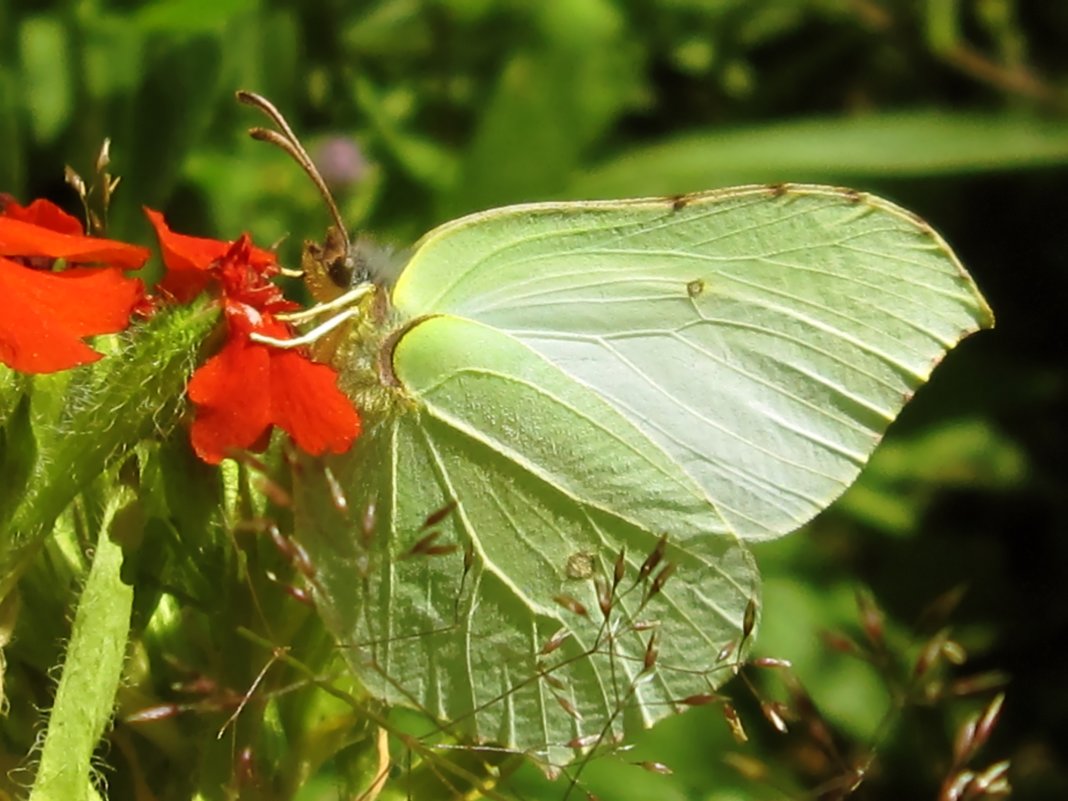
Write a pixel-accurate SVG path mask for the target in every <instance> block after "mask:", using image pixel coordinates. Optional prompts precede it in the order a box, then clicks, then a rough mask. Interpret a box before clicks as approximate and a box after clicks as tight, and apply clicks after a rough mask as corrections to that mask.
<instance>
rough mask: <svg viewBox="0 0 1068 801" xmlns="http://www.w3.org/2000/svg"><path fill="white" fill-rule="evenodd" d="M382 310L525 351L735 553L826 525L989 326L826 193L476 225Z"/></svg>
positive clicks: (606, 206)
mask: <svg viewBox="0 0 1068 801" xmlns="http://www.w3.org/2000/svg"><path fill="white" fill-rule="evenodd" d="M393 301H394V304H395V305H396V307H397V309H398V310H399V311H400V312H401V314H402V315H405V316H408V317H410V318H419V317H421V316H423V315H432V314H442V313H445V314H450V315H455V316H458V317H464V318H468V319H470V320H474V321H477V322H480V323H483V324H484V325H486V326H489V327H491V328H493V329H495V330H497V331H500V332H504V333H507V334H508V335H510V336H512V337H514V338H515V339H516V340H518V341H519V342H521V343H522V344H524V345H526V346H527V347H528V348H530V349H531V350H532V351H534V352H536V353H537V354H538V355H539V356H540V357H542V358H543V359H545V360H547V361H548V362H550V363H551V364H553V365H555V366H556V367H557V368H559V370H560V371H562V372H563V373H564V374H566V375H567V376H569V377H570V378H571V379H572V380H573V381H575V382H576V383H577V384H580V385H582V386H583V387H585V388H588V389H589V390H592V391H593V392H595V393H596V394H598V395H599V396H600V397H601V398H602V399H604V400H605V401H607V402H608V403H609V404H610V405H611V406H612V407H613V408H614V409H615V410H616V411H617V412H618V413H619V414H620V415H622V416H623V417H624V418H626V419H627V420H628V421H629V422H630V423H631V424H632V425H633V426H634V427H635V428H636V429H637V430H638V431H640V432H641V434H642V436H644V437H645V438H646V440H647V441H648V443H649V445H648V447H649V449H656V450H658V451H661V452H663V453H665V454H666V455H667V456H668V458H669V459H670V460H671V461H672V462H673V463H674V464H675V465H677V466H678V468H679V469H680V470H681V471H683V472H685V474H687V475H688V476H689V477H690V478H691V479H692V480H693V481H694V482H695V483H696V484H697V485H699V486H700V487H702V488H703V490H704V491H705V492H706V494H707V496H708V498H709V502H710V505H711V506H712V507H713V508H714V509H715V510H716V513H717V514H718V515H719V516H720V517H721V518H722V519H724V520H725V521H726V523H727V527H728V529H729V530H732V531H734V532H736V533H737V534H739V535H740V536H743V537H746V538H765V537H770V536H777V535H781V534H784V533H787V532H789V531H792V530H794V529H796V528H797V527H798V526H800V525H801V524H802V523H804V522H805V521H807V520H808V519H810V518H811V517H812V516H814V515H815V514H816V513H818V512H819V511H820V510H822V509H823V508H825V507H826V506H827V505H828V504H829V503H830V502H831V501H832V500H833V499H834V498H835V497H836V496H837V495H838V494H840V493H841V492H842V491H843V490H844V489H845V487H847V486H848V485H849V484H850V483H851V482H852V481H853V479H854V478H855V477H856V475H857V474H858V472H859V470H860V468H861V466H862V465H863V464H864V463H865V461H866V460H867V458H868V457H869V455H870V454H871V452H872V451H873V450H874V448H875V446H876V444H877V443H878V441H879V439H880V437H881V436H882V433H883V432H884V431H885V429H886V427H887V426H888V425H889V423H890V422H891V421H892V420H893V419H894V417H895V416H896V414H897V413H898V411H899V410H900V408H901V406H902V405H903V404H904V402H905V401H906V400H907V399H908V398H909V397H910V396H911V394H912V393H913V392H914V391H915V389H916V388H917V387H918V386H919V385H920V384H922V383H923V382H924V381H925V380H926V379H927V377H928V376H929V374H930V371H931V369H933V367H934V365H935V364H936V363H937V362H938V361H939V360H940V359H941V357H942V356H943V355H944V353H945V352H946V351H947V350H948V349H949V348H951V347H953V345H955V344H956V343H957V342H958V341H959V340H960V339H961V338H962V337H963V336H965V335H966V334H968V333H970V332H972V331H974V330H976V329H977V328H979V327H982V326H985V325H990V324H991V323H992V318H991V315H990V312H989V309H988V308H987V306H986V304H985V303H984V301H983V299H982V297H981V296H980V295H979V293H978V291H977V290H976V288H975V286H974V284H973V283H972V281H971V279H970V277H969V276H968V275H967V273H966V272H965V271H964V270H963V268H962V267H961V266H960V264H959V262H958V261H957V260H956V258H955V257H954V256H953V254H952V253H951V252H950V251H949V249H948V247H947V246H946V245H945V243H944V242H943V241H942V240H941V239H940V238H939V237H938V236H937V235H936V234H935V233H934V232H933V231H931V229H930V228H929V227H927V226H926V225H925V224H923V223H922V222H920V221H919V220H917V219H916V218H915V217H914V216H912V215H910V214H908V213H907V212H904V211H902V210H901V209H898V208H897V207H895V206H893V205H892V204H890V203H887V202H885V201H881V200H878V199H875V198H872V197H870V196H866V195H860V194H858V193H855V192H847V191H845V190H837V189H830V188H825V187H775V188H770V187H749V188H740V189H734V190H725V191H722V192H714V193H709V194H706V195H697V196H691V197H688V198H686V199H685V201H684V202H668V201H663V200H659V201H618V202H604V203H575V204H541V205H532V206H517V207H512V208H507V209H499V210H495V211H492V212H486V213H483V214H478V215H474V216H472V217H469V218H465V219H463V220H459V221H456V222H453V223H449V224H447V225H445V226H442V227H441V228H439V229H437V230H436V231H434V232H431V233H430V234H429V235H428V236H427V237H425V238H424V240H423V241H422V242H421V243H420V245H419V246H418V247H417V248H416V250H415V252H414V254H413V256H412V259H411V261H410V262H409V264H408V266H407V268H406V269H405V271H404V273H403V274H402V276H401V279H400V281H399V282H398V284H397V286H396V288H395V291H394V293H393ZM417 330H418V326H416V328H415V329H413V331H412V334H410V335H414V334H415V333H416V331H417ZM402 361H403V357H402ZM654 494H655V496H656V498H657V499H658V500H659V501H661V502H663V499H664V496H663V495H662V492H661V489H660V488H657V490H656V493H653V492H650V493H649V495H648V497H649V498H650V499H652V498H653V497H654Z"/></svg>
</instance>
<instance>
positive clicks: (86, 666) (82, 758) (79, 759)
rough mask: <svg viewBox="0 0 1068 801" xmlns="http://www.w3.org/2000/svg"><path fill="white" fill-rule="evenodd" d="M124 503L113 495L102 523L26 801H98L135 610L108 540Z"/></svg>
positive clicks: (116, 550) (118, 551)
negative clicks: (94, 772)
mask: <svg viewBox="0 0 1068 801" xmlns="http://www.w3.org/2000/svg"><path fill="white" fill-rule="evenodd" d="M128 503H129V494H128V493H124V492H115V491H113V492H112V493H111V498H110V501H109V503H108V507H107V509H106V511H105V514H104V516H103V520H102V521H101V525H100V531H99V536H98V538H97V542H96V553H95V555H94V557H93V566H92V568H91V569H90V571H89V577H88V578H87V579H86V582H85V587H84V588H83V590H82V594H81V598H80V599H79V600H78V611H77V613H76V614H75V617H74V627H73V629H72V630H71V637H70V644H69V645H68V647H67V654H66V658H65V660H64V664H63V675H62V677H61V678H60V680H59V687H58V688H57V689H56V700H55V703H54V705H53V706H52V713H51V715H50V716H49V720H48V731H47V733H46V735H45V738H44V746H43V748H42V750H41V760H40V763H39V765H38V768H37V776H36V778H35V780H34V784H33V789H32V790H31V791H30V801H55V800H58V799H63V800H64V801H82V799H90V798H96V797H97V795H96V792H95V790H93V789H92V787H91V784H90V770H91V767H90V760H91V759H92V756H93V751H94V750H95V748H96V745H97V743H98V742H99V740H100V738H101V736H102V735H103V733H104V728H105V727H106V726H107V724H108V722H109V721H110V720H111V713H112V708H113V707H114V703H115V692H116V691H117V690H118V687H119V678H120V677H121V675H122V666H123V660H124V656H125V653H126V639H127V636H128V635H129V631H130V610H131V608H132V604H133V587H130V586H128V585H126V584H124V583H123V582H122V578H121V577H120V575H119V574H120V571H121V568H122V547H121V546H119V545H117V544H116V543H114V542H112V541H111V536H110V535H111V529H112V526H113V524H114V523H115V522H116V518H117V517H118V516H119V515H120V511H121V510H122V509H124V508H128V507H127V506H126V504H128Z"/></svg>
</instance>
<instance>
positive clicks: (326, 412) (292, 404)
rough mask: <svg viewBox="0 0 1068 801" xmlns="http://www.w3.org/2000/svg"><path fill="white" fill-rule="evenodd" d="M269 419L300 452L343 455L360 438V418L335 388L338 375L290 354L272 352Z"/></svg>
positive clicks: (277, 351) (347, 400) (292, 353)
mask: <svg viewBox="0 0 1068 801" xmlns="http://www.w3.org/2000/svg"><path fill="white" fill-rule="evenodd" d="M271 419H272V421H273V422H274V424H275V425H276V426H278V427H279V428H281V429H282V430H283V431H286V432H288V433H289V435H290V436H291V437H293V441H294V442H296V443H297V445H299V446H300V448H301V450H303V451H305V452H306V453H310V454H312V455H313V456H318V455H320V454H322V453H324V452H326V451H329V452H331V453H344V452H345V451H347V450H348V449H349V448H350V447H352V443H353V440H355V439H356V437H358V436H359V434H360V428H361V424H360V416H359V414H358V413H357V412H356V409H355V407H353V405H352V401H351V400H349V398H348V397H347V396H346V395H345V394H344V393H342V392H341V390H340V389H338V387H337V373H336V372H335V371H334V370H333V369H331V368H330V367H328V366H327V365H325V364H317V363H316V362H313V361H312V360H311V359H309V358H308V357H306V356H303V355H301V354H300V353H297V352H295V351H292V350H281V349H278V348H275V349H272V350H271Z"/></svg>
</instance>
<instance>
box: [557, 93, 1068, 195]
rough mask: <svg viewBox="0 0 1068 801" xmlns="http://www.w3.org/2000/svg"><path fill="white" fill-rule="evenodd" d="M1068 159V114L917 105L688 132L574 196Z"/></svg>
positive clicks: (621, 159)
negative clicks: (922, 107)
mask: <svg viewBox="0 0 1068 801" xmlns="http://www.w3.org/2000/svg"><path fill="white" fill-rule="evenodd" d="M1065 163H1068V124H1066V123H1065V122H1064V120H1062V119H1056V118H1050V119H1042V118H1038V117H1033V116H1028V115H1016V114H1005V113H1000V114H990V113H977V112H949V111H942V110H929V111H924V110H918V111H905V112H894V113H880V114H866V115H862V116H856V117H849V118H825V119H809V120H793V121H790V122H782V123H773V124H764V125H760V126H752V127H744V128H732V129H725V130H717V131H700V132H694V133H687V134H680V135H677V136H674V137H672V138H669V139H666V140H661V141H659V142H657V143H656V144H654V145H648V146H644V147H637V148H634V149H632V150H629V151H625V152H623V153H620V154H618V155H617V156H616V157H615V158H613V159H611V160H609V161H607V162H604V163H602V164H601V165H599V166H596V167H593V168H592V169H590V170H588V171H587V172H585V173H584V174H582V175H580V176H577V177H576V179H575V180H574V181H573V182H572V184H571V186H570V187H569V188H568V194H569V195H571V196H575V197H613V196H615V197H618V196H620V195H627V194H634V193H635V192H645V193H657V192H660V193H664V194H670V193H675V192H689V191H696V190H700V189H704V188H708V187H715V186H731V185H735V184H742V183H749V182H758V181H811V180H816V181H832V180H834V181H849V180H856V179H857V178H858V177H863V178H884V177H890V178H900V177H909V176H926V175H952V174H961V173H976V172H989V171H1006V170H1019V169H1029V168H1031V169H1033V168H1040V167H1049V166H1053V165H1058V164H1065Z"/></svg>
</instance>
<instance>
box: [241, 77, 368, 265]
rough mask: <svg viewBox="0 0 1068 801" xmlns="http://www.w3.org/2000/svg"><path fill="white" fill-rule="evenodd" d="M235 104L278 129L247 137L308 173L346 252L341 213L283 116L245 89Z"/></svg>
mask: <svg viewBox="0 0 1068 801" xmlns="http://www.w3.org/2000/svg"><path fill="white" fill-rule="evenodd" d="M237 99H238V102H240V103H244V104H245V105H246V106H252V107H253V108H257V109H259V110H260V111H262V112H263V113H264V114H265V115H267V117H268V118H269V119H270V120H271V122H273V123H274V124H275V125H277V126H278V128H279V129H281V130H280V131H272V130H270V129H269V128H259V127H256V128H249V131H248V133H249V136H251V137H252V138H253V139H256V140H258V141H260V142H270V143H271V144H272V145H275V146H277V147H279V148H281V149H282V150H284V151H285V152H286V153H288V154H289V156H290V157H291V158H292V159H293V160H294V161H295V162H297V164H299V165H300V167H301V169H302V170H304V172H305V173H307V175H308V177H309V178H311V179H312V183H314V184H315V187H316V189H318V190H319V194H320V195H322V197H323V200H324V201H326V205H327V208H329V209H330V214H331V215H332V216H333V218H334V225H335V227H336V228H337V230H338V232H339V233H340V234H341V236H342V238H343V239H344V240H345V251H344V252H346V253H347V252H348V250H349V232H348V230H347V229H346V228H345V222H344V221H343V220H342V219H341V211H340V210H339V209H338V207H337V203H336V202H335V201H334V196H333V195H332V194H331V193H330V189H329V188H328V187H327V185H326V181H324V180H323V176H322V174H320V172H319V170H318V168H317V167H316V166H315V162H313V161H312V160H311V156H309V155H308V151H307V150H305V149H304V145H302V144H301V143H300V140H299V139H298V138H297V135H296V134H295V133H293V129H292V128H290V127H289V123H288V122H286V118H285V117H283V116H282V112H280V111H279V110H278V109H277V108H275V105H274V104H273V103H272V102H271V101H270V100H268V99H267V98H265V97H263V96H262V95H258V94H256V93H255V92H246V91H245V90H243V89H242V90H239V91H238V92H237Z"/></svg>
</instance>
